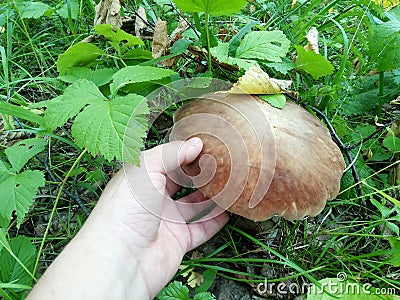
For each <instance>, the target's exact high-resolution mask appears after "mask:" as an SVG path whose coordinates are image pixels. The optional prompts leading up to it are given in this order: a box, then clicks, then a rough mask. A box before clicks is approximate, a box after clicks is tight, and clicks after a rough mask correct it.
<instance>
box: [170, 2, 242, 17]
mask: <svg viewBox="0 0 400 300" xmlns="http://www.w3.org/2000/svg"><path fill="white" fill-rule="evenodd" d="M174 3H175V4H176V6H178V8H179V9H181V10H183V11H187V12H198V13H199V12H205V13H208V14H210V15H212V16H222V15H231V14H233V13H236V12H239V11H240V10H241V9H242V8H243V7H244V6H245V4H246V0H230V1H226V0H174Z"/></svg>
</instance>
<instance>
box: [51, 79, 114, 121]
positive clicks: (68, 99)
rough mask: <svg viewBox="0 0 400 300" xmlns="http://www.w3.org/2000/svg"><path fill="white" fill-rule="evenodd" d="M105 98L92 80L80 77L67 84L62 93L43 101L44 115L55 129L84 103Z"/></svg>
mask: <svg viewBox="0 0 400 300" xmlns="http://www.w3.org/2000/svg"><path fill="white" fill-rule="evenodd" d="M106 99H107V98H105V97H104V96H103V94H102V93H101V92H100V91H99V89H98V88H97V86H96V85H95V84H94V83H93V82H91V81H88V80H86V79H80V80H77V81H76V82H75V83H73V84H71V85H70V86H68V87H67V88H66V89H65V92H64V95H62V96H58V97H56V98H54V99H52V100H50V101H47V102H46V103H44V105H45V106H46V107H47V109H46V112H45V114H44V117H45V119H46V121H47V124H48V127H49V128H50V129H55V128H57V127H59V126H62V125H64V123H65V122H66V121H67V120H68V119H70V118H72V117H74V116H76V115H77V114H78V113H79V112H80V111H81V109H82V108H83V107H85V106H86V105H88V104H90V103H95V102H99V101H103V100H106Z"/></svg>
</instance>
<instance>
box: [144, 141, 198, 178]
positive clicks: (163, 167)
mask: <svg viewBox="0 0 400 300" xmlns="http://www.w3.org/2000/svg"><path fill="white" fill-rule="evenodd" d="M202 148H203V142H202V141H201V139H200V138H198V137H194V138H191V139H189V140H187V141H174V142H169V143H167V144H164V145H159V146H157V147H155V148H153V149H150V150H147V151H145V153H144V157H143V159H144V163H145V165H146V169H147V171H148V172H157V173H161V174H164V175H166V174H168V173H171V172H173V171H174V170H176V169H178V168H179V167H180V166H183V165H187V164H190V163H191V162H193V161H194V160H195V159H196V157H197V156H198V155H199V154H200V152H201V149H202Z"/></svg>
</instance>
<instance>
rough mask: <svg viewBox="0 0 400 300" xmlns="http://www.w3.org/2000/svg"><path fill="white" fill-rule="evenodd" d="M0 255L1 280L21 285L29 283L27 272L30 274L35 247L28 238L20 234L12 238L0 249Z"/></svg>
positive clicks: (29, 276)
mask: <svg viewBox="0 0 400 300" xmlns="http://www.w3.org/2000/svg"><path fill="white" fill-rule="evenodd" d="M10 252H11V253H12V254H13V255H11V253H10ZM0 257H1V260H0V274H1V281H3V282H6V283H13V284H18V285H22V286H24V285H31V282H32V277H31V275H30V274H29V273H28V272H30V273H31V274H32V271H33V268H34V265H35V258H36V248H35V246H34V245H32V243H31V241H30V240H29V238H27V237H25V236H22V235H20V236H17V237H15V238H12V239H11V242H10V244H9V245H8V246H7V247H4V248H3V249H2V250H1V251H0ZM27 271H28V272H27Z"/></svg>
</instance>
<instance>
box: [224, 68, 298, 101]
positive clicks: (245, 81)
mask: <svg viewBox="0 0 400 300" xmlns="http://www.w3.org/2000/svg"><path fill="white" fill-rule="evenodd" d="M291 84H292V81H291V80H279V79H275V78H271V77H269V76H268V74H267V73H265V72H264V71H263V70H262V69H261V68H260V67H259V66H258V65H254V66H252V67H250V68H249V69H248V70H247V71H246V73H245V74H244V75H243V76H242V77H240V78H239V80H238V81H237V82H236V83H235V84H234V85H233V87H232V88H231V89H230V90H229V93H231V94H253V95H260V94H269V95H272V94H281V93H286V92H288V89H289V87H290V85H291Z"/></svg>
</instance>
